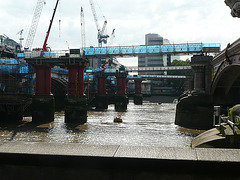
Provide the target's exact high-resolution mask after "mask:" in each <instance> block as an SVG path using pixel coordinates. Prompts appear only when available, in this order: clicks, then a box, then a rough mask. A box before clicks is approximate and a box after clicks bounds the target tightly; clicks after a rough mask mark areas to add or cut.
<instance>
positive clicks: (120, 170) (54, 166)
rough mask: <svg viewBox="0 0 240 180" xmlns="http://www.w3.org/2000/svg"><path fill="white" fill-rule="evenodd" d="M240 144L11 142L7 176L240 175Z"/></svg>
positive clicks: (4, 162)
mask: <svg viewBox="0 0 240 180" xmlns="http://www.w3.org/2000/svg"><path fill="white" fill-rule="evenodd" d="M239 165H240V150H238V149H192V148H167V147H146V146H118V145H105V146H102V145H80V144H59V143H32V142H29V143H26V142H6V143H1V145H0V174H1V179H17V178H19V177H21V178H24V179H104V180H108V179H114V180H115V179H116V180H118V179H124V180H127V179H129V180H130V179H134V180H141V179H148V180H152V179H154V180H155V179H184V180H188V179H239V174H238V170H239V167H240V166H239Z"/></svg>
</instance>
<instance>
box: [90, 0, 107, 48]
mask: <svg viewBox="0 0 240 180" xmlns="http://www.w3.org/2000/svg"><path fill="white" fill-rule="evenodd" d="M89 2H90V5H91V9H92V13H93V17H94V21H95V24H96V27H97V31H98V34H97V39H98V47H102V43H104V44H107V38H109V35H107V34H105V30H106V26H107V20H106V19H105V17H104V16H103V17H104V19H105V20H104V24H103V27H102V30H101V29H100V25H99V22H98V18H97V14H96V10H95V8H94V4H93V0H89Z"/></svg>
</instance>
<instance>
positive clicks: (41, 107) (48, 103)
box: [32, 64, 55, 122]
mask: <svg viewBox="0 0 240 180" xmlns="http://www.w3.org/2000/svg"><path fill="white" fill-rule="evenodd" d="M34 67H35V71H36V88H35V95H34V96H33V98H32V109H33V111H32V121H33V122H51V121H54V112H55V100H54V96H53V95H52V94H51V66H50V65H47V64H41V65H34Z"/></svg>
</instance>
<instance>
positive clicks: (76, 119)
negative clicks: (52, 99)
mask: <svg viewBox="0 0 240 180" xmlns="http://www.w3.org/2000/svg"><path fill="white" fill-rule="evenodd" d="M87 110H88V105H87V98H86V97H85V96H83V97H75V96H67V97H66V99H65V123H78V124H84V123H86V122H87Z"/></svg>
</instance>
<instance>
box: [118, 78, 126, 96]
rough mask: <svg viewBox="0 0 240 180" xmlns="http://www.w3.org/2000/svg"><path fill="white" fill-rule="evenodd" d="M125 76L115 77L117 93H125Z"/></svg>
mask: <svg viewBox="0 0 240 180" xmlns="http://www.w3.org/2000/svg"><path fill="white" fill-rule="evenodd" d="M126 87H127V82H126V76H124V77H122V76H120V77H117V94H126Z"/></svg>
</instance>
